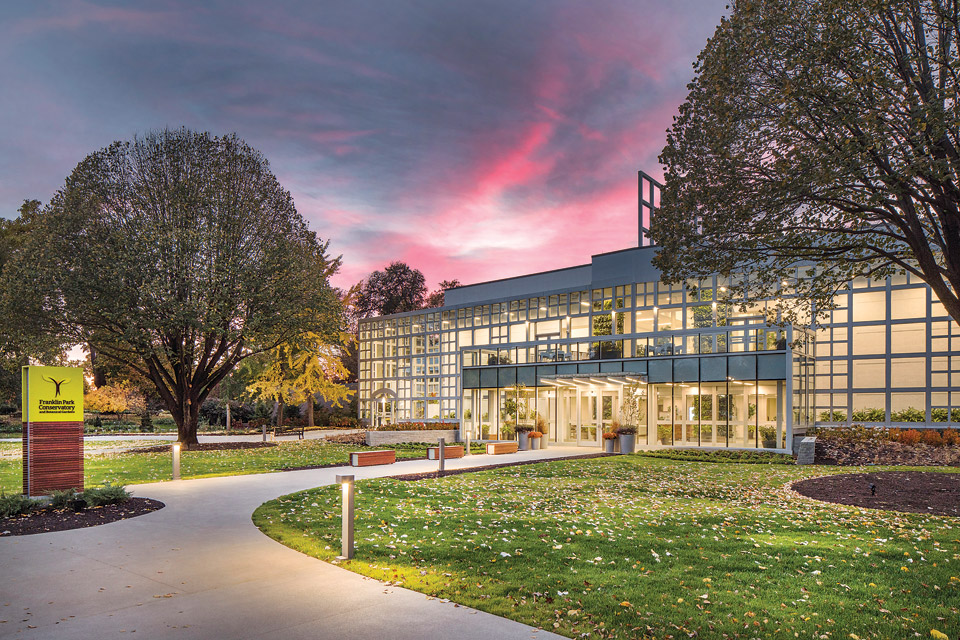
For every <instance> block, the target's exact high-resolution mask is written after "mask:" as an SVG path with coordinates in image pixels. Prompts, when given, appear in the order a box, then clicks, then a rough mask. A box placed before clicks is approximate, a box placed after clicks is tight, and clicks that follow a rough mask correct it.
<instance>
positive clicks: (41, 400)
mask: <svg viewBox="0 0 960 640" xmlns="http://www.w3.org/2000/svg"><path fill="white" fill-rule="evenodd" d="M22 376H23V377H22V381H23V415H24V416H25V417H26V418H27V420H28V421H29V422H83V369H81V368H80V367H33V366H29V367H24V368H23V371H22Z"/></svg>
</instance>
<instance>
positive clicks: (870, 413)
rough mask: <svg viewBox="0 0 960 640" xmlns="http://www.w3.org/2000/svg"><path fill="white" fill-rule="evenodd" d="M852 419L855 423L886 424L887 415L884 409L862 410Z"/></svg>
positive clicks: (855, 412) (854, 414)
mask: <svg viewBox="0 0 960 640" xmlns="http://www.w3.org/2000/svg"><path fill="white" fill-rule="evenodd" d="M851 418H852V419H853V421H854V422H886V420H887V413H886V411H884V410H883V409H860V410H859V411H854V412H853V414H852V415H851Z"/></svg>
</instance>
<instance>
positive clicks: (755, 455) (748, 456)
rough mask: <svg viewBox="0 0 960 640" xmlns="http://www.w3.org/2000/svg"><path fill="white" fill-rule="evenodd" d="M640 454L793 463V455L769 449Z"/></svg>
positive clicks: (675, 457) (672, 450) (691, 458)
mask: <svg viewBox="0 0 960 640" xmlns="http://www.w3.org/2000/svg"><path fill="white" fill-rule="evenodd" d="M639 455H641V456H646V457H648V458H666V459H667V460H685V461H689V462H737V463H742V464H793V457H792V456H790V455H787V454H785V453H771V452H769V451H744V450H741V449H731V450H728V451H704V450H701V449H661V450H659V451H642V452H640V453H639Z"/></svg>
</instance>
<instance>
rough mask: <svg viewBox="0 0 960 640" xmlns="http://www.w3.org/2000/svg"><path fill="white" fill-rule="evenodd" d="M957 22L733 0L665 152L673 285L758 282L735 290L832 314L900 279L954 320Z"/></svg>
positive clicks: (959, 174) (660, 234)
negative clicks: (874, 285)
mask: <svg viewBox="0 0 960 640" xmlns="http://www.w3.org/2000/svg"><path fill="white" fill-rule="evenodd" d="M958 12H960V9H958V5H957V3H955V2H945V1H942V0H911V1H895V2H890V1H885V0H750V1H736V2H734V3H733V4H732V11H731V15H730V17H729V18H728V19H724V20H723V21H722V23H721V24H720V26H719V27H718V29H717V31H716V33H715V35H714V36H713V37H712V38H711V39H710V40H709V41H708V43H707V45H706V48H705V49H704V50H703V52H702V53H701V54H700V56H699V58H698V60H697V62H696V64H695V65H694V66H695V71H696V75H695V79H694V80H693V82H692V83H691V84H690V85H689V90H690V93H689V95H688V98H687V101H686V102H685V103H684V104H683V105H682V106H681V107H680V114H679V115H678V116H677V117H676V118H675V119H674V122H673V125H672V126H671V128H670V130H669V131H668V135H667V146H666V147H665V148H664V150H663V153H662V155H661V157H660V160H661V162H662V163H663V164H664V166H665V184H664V189H663V197H662V202H661V207H660V209H659V211H658V212H657V214H656V216H655V218H654V222H653V229H652V237H653V239H654V241H655V242H656V243H657V244H658V245H660V247H661V251H660V252H659V254H658V256H657V258H656V264H657V266H658V267H660V268H661V270H662V271H663V272H664V274H665V276H667V278H668V279H671V280H678V279H683V278H694V277H698V276H705V275H707V274H710V273H715V272H720V273H724V274H730V273H737V272H751V277H750V278H747V279H743V280H740V281H737V280H736V279H734V280H733V281H732V286H733V287H734V288H738V289H739V291H738V293H743V292H746V293H751V294H752V295H753V296H754V297H766V296H780V295H781V294H783V293H792V292H796V293H797V294H798V297H799V298H800V299H804V300H807V301H810V302H812V303H813V304H815V305H816V306H817V308H819V309H825V308H828V307H829V306H830V303H831V300H832V298H833V294H834V293H835V292H836V290H837V289H839V288H841V287H843V286H844V285H845V284H846V283H847V282H848V281H849V280H851V279H853V278H856V277H867V278H875V279H880V278H884V277H886V276H888V275H892V274H896V273H909V274H911V276H912V277H915V278H918V279H920V280H923V281H925V282H926V283H928V284H929V285H930V286H931V287H932V289H933V291H934V293H935V295H936V296H937V297H938V298H939V299H940V301H941V302H942V303H943V305H944V307H945V308H946V310H947V312H948V313H949V314H950V315H951V316H953V318H954V319H955V320H957V321H958V322H960V299H958V293H960V112H958V109H960V106H958V97H960V96H958V86H960V85H958V82H960V78H958V74H957V71H958V69H960V60H958V56H957V46H958V40H960V24H958V18H960V15H958ZM798 264H799V265H801V266H800V268H799V270H798ZM747 290H749V291H747ZM790 315H791V314H789V313H788V314H787V316H788V317H789V316H790Z"/></svg>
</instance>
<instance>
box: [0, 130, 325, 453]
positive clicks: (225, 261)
mask: <svg viewBox="0 0 960 640" xmlns="http://www.w3.org/2000/svg"><path fill="white" fill-rule="evenodd" d="M31 238H32V242H31V243H30V245H29V247H27V248H26V249H25V250H24V251H22V252H21V253H20V254H19V255H18V256H17V258H15V260H14V264H13V265H11V269H8V271H9V273H6V274H5V276H4V283H3V289H4V293H5V296H4V301H5V304H6V307H7V309H6V311H7V312H11V311H12V310H14V309H15V310H16V311H17V312H18V313H20V314H22V315H23V317H24V318H26V319H27V321H29V322H31V323H33V325H32V326H33V327H34V328H35V330H36V331H37V332H38V333H52V334H55V335H59V336H65V337H66V338H67V339H69V340H70V341H72V343H73V344H78V343H80V344H89V345H90V346H91V347H92V348H93V349H95V350H96V352H97V353H98V354H99V355H100V356H101V357H103V358H107V359H109V360H113V361H115V362H119V363H122V364H124V365H126V366H128V367H130V368H131V369H132V370H133V371H136V372H138V373H139V374H141V375H143V376H144V377H145V378H147V379H149V380H150V381H151V382H152V383H153V385H154V386H155V387H156V390H157V393H158V394H159V396H160V398H161V399H162V400H163V402H164V404H165V405H166V407H167V409H169V411H170V413H171V414H173V418H174V420H175V421H176V423H177V426H178V431H179V440H180V442H182V443H184V444H186V445H190V444H194V443H196V442H197V422H198V416H199V410H200V405H201V404H203V401H204V400H205V399H206V398H207V396H208V395H209V394H210V392H211V391H212V390H213V388H214V387H215V386H216V385H217V383H218V382H220V381H221V380H223V378H224V377H225V376H226V375H227V374H228V373H229V372H230V371H231V369H233V368H234V366H236V364H237V363H238V362H240V361H241V360H242V359H244V358H247V357H249V356H251V355H254V354H257V353H261V352H266V351H270V350H272V349H275V348H276V347H277V346H278V345H281V344H285V343H288V342H290V341H293V340H296V339H297V338H298V337H299V336H302V335H305V334H307V333H313V334H315V335H319V336H332V337H336V336H337V335H338V331H339V328H340V327H339V324H340V317H341V312H340V304H339V301H338V299H337V297H336V295H335V294H334V292H333V289H332V288H331V287H330V285H329V284H328V281H327V273H328V272H329V269H330V264H331V260H330V259H329V258H328V257H327V256H326V250H327V245H326V244H324V243H322V242H320V241H319V240H318V239H317V237H316V235H315V234H314V233H313V232H311V231H310V230H309V229H308V228H307V224H306V222H305V221H304V219H303V218H302V217H301V216H300V214H299V213H298V212H297V210H296V208H295V207H294V204H293V199H292V198H291V197H290V194H289V193H288V192H287V191H286V190H284V189H283V188H282V187H281V186H280V184H279V182H278V181H277V179H276V177H274V175H273V173H272V172H271V171H270V168H269V165H268V163H267V161H266V159H265V158H264V157H263V156H262V155H261V154H260V153H259V152H257V151H255V150H254V149H252V148H250V147H249V146H247V145H246V144H245V143H244V142H243V141H242V140H239V139H238V138H237V137H236V136H233V135H228V136H222V137H216V136H212V135H210V134H207V133H197V132H193V131H189V130H186V129H180V130H174V131H162V132H156V133H150V134H148V135H146V136H144V137H142V138H136V139H134V140H133V141H132V142H116V143H114V144H112V145H110V146H109V147H107V148H105V149H102V150H100V151H97V152H96V153H93V154H91V155H89V156H88V157H87V158H85V159H84V160H83V161H82V162H81V163H80V164H79V165H78V166H77V167H76V169H74V171H73V173H72V174H71V175H70V176H69V177H68V178H67V181H66V185H65V186H64V187H63V188H62V189H61V190H60V191H59V192H58V193H57V194H56V195H55V196H54V198H53V199H52V200H51V202H50V203H49V205H48V206H47V207H46V209H45V211H44V213H43V214H42V215H41V216H40V221H39V228H38V229H37V230H36V233H33V234H31ZM338 260H339V259H336V260H333V261H332V262H335V263H336V262H338Z"/></svg>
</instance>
